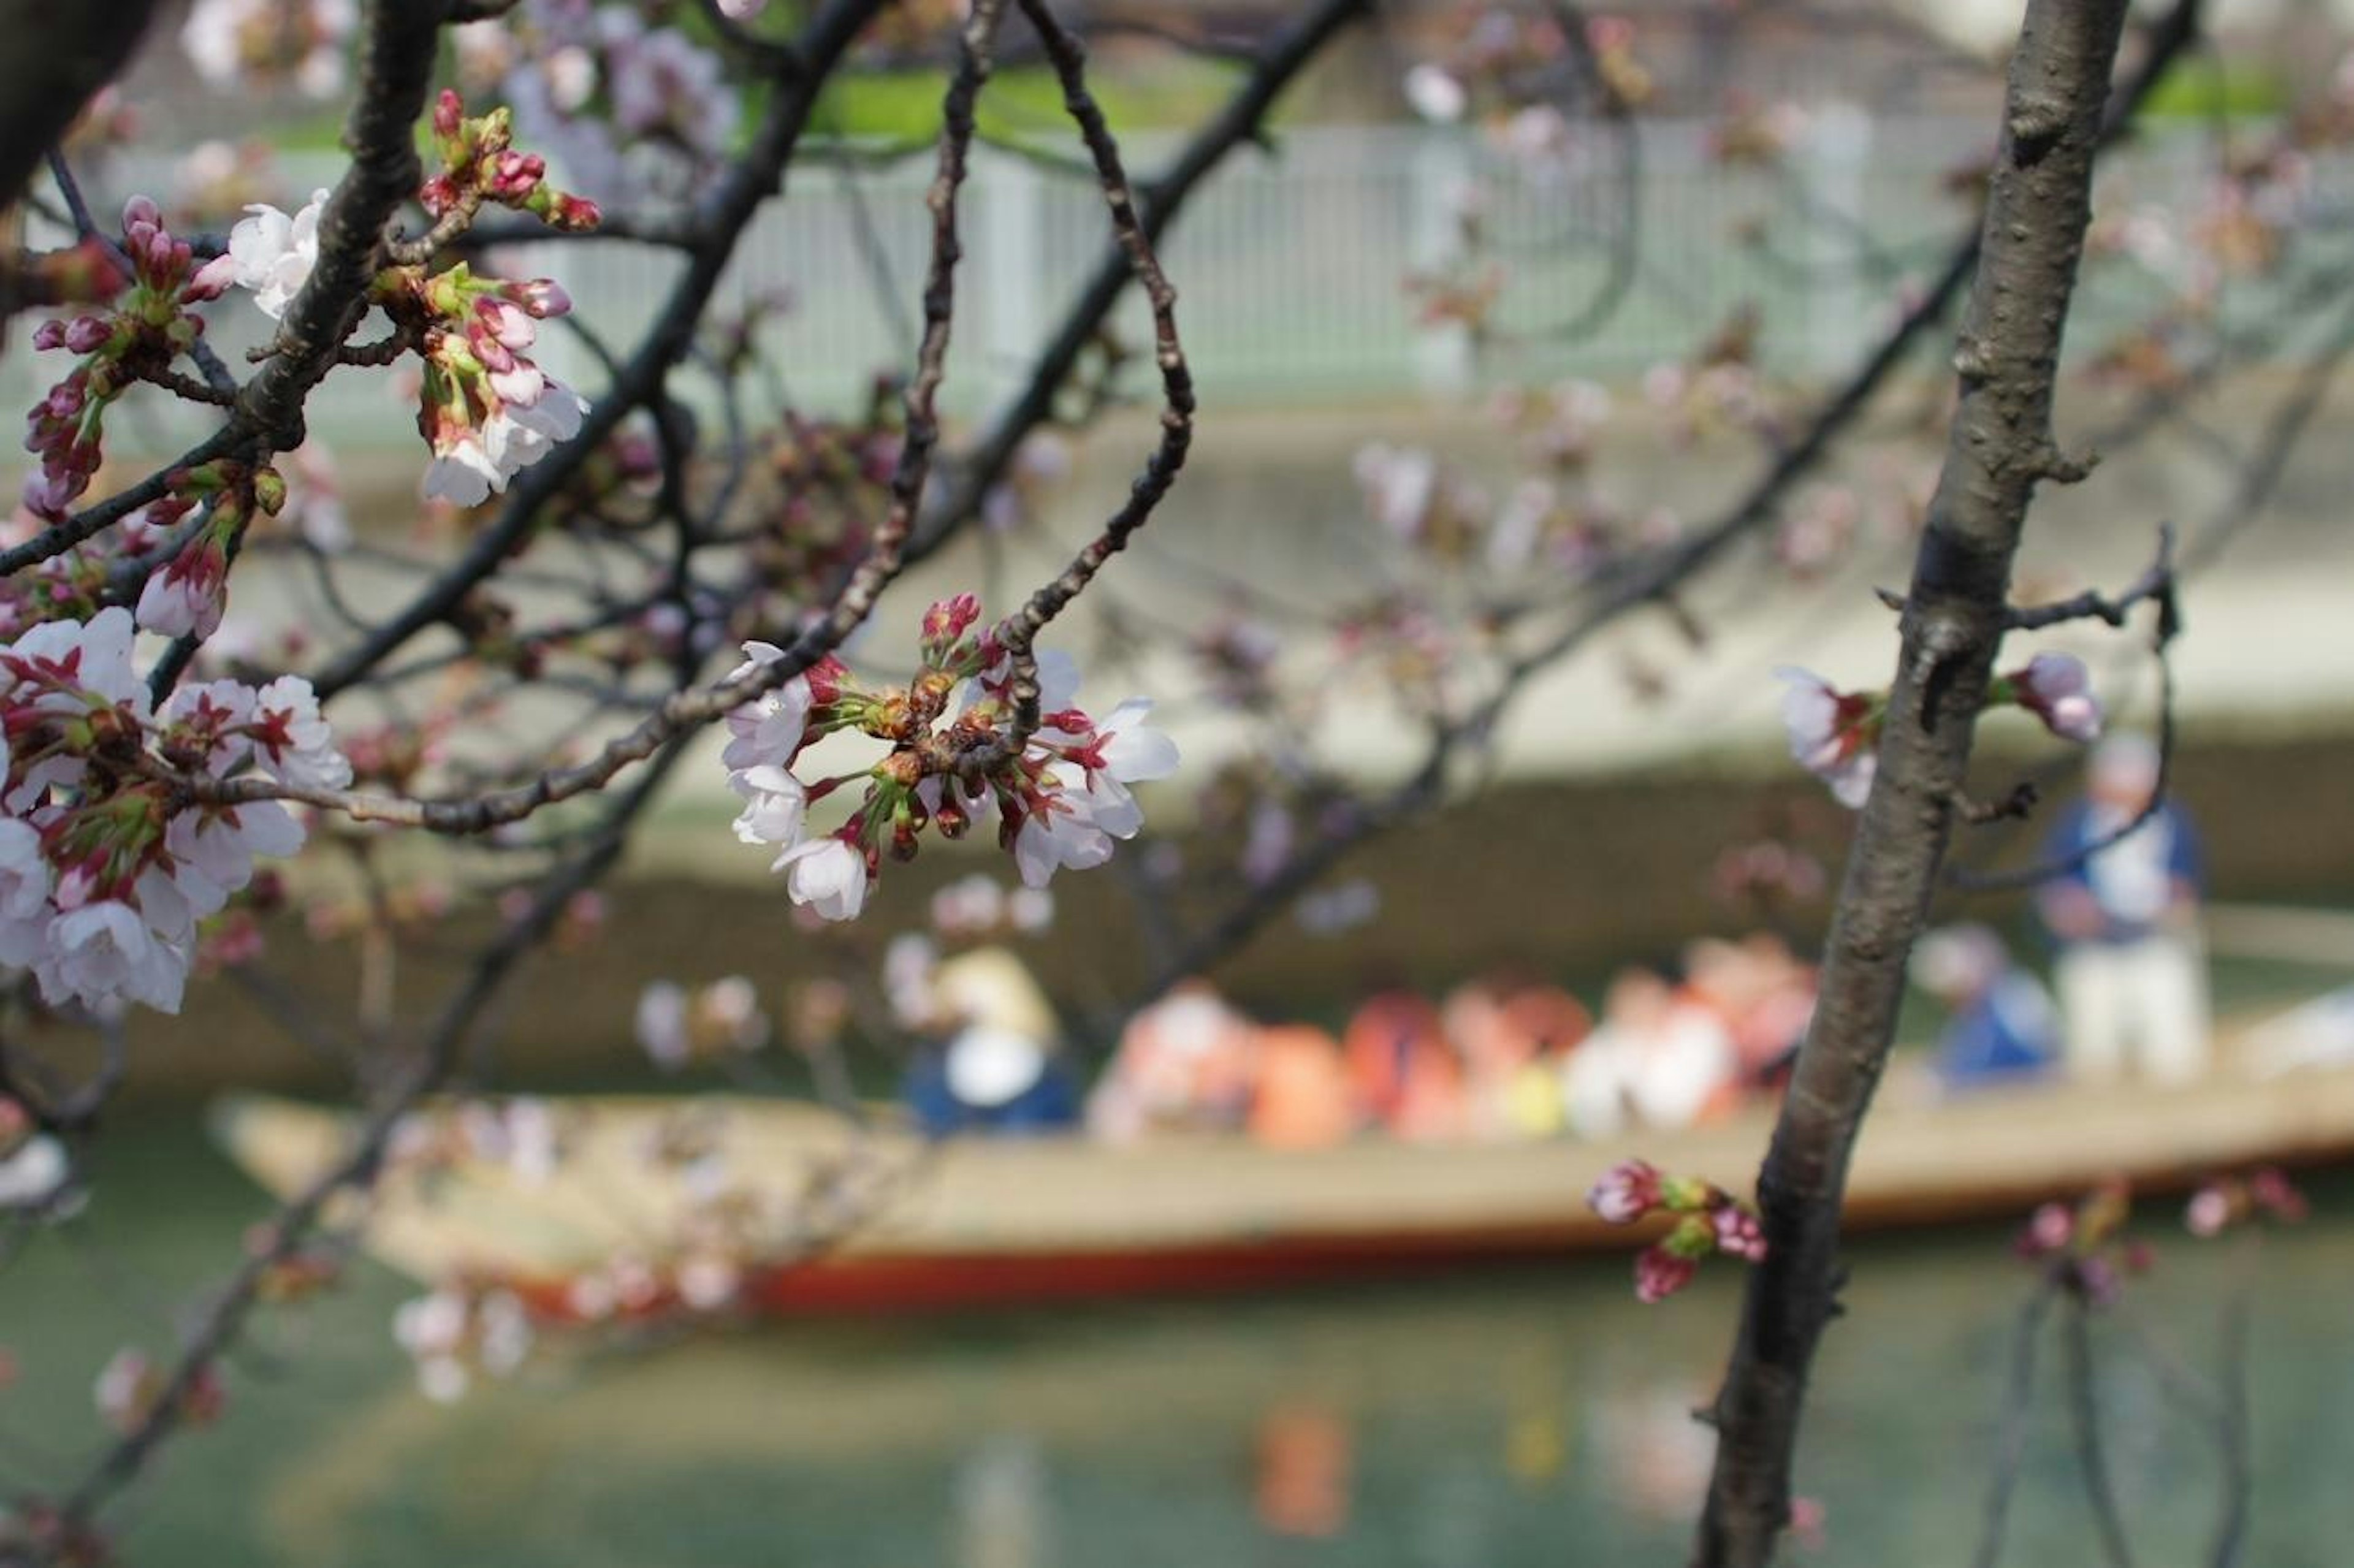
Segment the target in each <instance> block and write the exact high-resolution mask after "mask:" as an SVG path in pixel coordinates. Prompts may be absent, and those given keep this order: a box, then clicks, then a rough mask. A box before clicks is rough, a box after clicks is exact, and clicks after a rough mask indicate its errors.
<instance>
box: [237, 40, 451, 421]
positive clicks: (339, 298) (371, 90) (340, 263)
mask: <svg viewBox="0 0 2354 1568" xmlns="http://www.w3.org/2000/svg"><path fill="white" fill-rule="evenodd" d="M447 9H448V6H447V0H426V3H424V4H413V3H407V0H374V3H373V4H371V5H369V6H368V7H367V10H366V23H365V26H364V28H363V32H362V35H361V47H360V58H359V92H358V96H357V97H356V98H355V100H354V101H353V104H352V111H351V116H350V118H349V119H348V120H347V121H346V122H345V126H344V144H345V147H347V148H348V149H349V150H350V152H351V155H352V162H351V166H350V167H349V168H347V169H346V170H345V172H344V176H343V178H342V179H340V180H338V181H336V183H335V186H334V190H333V191H332V192H330V193H329V195H328V196H327V205H326V208H325V210H324V211H323V212H322V213H321V214H320V217H319V227H318V252H319V253H318V260H317V261H316V262H315V263H313V266H312V269H311V273H310V276H309V277H308V278H307V279H306V280H305V281H303V284H302V289H301V290H300V291H297V292H296V294H295V296H294V298H293V300H292V302H290V303H289V304H288V305H287V307H286V313H285V315H284V316H283V317H282V318H281V321H280V323H279V329H278V334H277V336H276V338H275V339H274V340H273V341H274V346H275V347H276V348H277V349H278V351H279V352H278V354H277V355H276V356H275V357H273V358H271V359H270V361H269V362H268V363H266V364H265V365H263V366H261V368H260V370H259V371H257V372H256V373H255V375H254V377H253V379H252V380H251V381H249V382H248V383H247V384H246V387H245V391H244V393H243V394H242V396H240V397H239V400H238V411H237V420H236V423H237V425H238V426H239V427H241V428H242V429H245V430H246V431H248V432H249V433H251V434H253V435H255V436H257V437H259V438H260V440H261V442H262V444H263V446H264V448H265V449H266V450H277V451H285V450H291V449H292V448H293V447H296V446H300V445H301V444H302V436H303V428H302V404H303V402H304V400H305V399H306V398H308V397H309V396H310V393H311V389H312V388H313V387H316V386H317V385H318V384H319V383H320V381H321V380H323V378H324V377H325V376H326V375H327V373H328V371H330V370H332V369H333V368H334V364H335V354H336V351H337V350H338V349H340V348H341V347H342V346H343V344H344V340H345V339H346V338H347V337H349V336H350V335H351V332H352V328H353V327H354V326H355V325H356V324H357V323H358V322H359V319H360V315H361V313H363V312H364V311H365V310H366V302H367V286H368V281H369V280H370V279H371V278H372V277H373V276H374V275H375V273H376V267H377V264H378V259H379V255H380V253H381V250H382V248H383V245H384V240H385V232H386V228H387V226H388V225H389V224H390V223H391V222H392V219H393V217H394V215H395V214H396V213H398V211H399V210H400V207H401V206H402V204H404V203H405V202H407V201H408V200H409V199H410V198H411V197H412V196H415V195H416V192H417V187H418V184H419V180H420V179H421V178H422V170H421V168H420V165H419V161H418V156H417V123H418V121H419V119H420V118H421V117H422V116H423V115H424V112H425V101H426V97H427V94H428V93H429V90H431V87H432V80H433V61H434V58H435V55H436V52H437V50H438V48H439V46H440V36H441V23H442V20H443V17H444V16H445V15H446V14H447Z"/></svg>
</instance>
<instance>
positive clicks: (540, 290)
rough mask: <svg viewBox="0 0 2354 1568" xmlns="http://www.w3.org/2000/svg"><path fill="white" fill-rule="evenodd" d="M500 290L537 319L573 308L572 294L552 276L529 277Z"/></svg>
mask: <svg viewBox="0 0 2354 1568" xmlns="http://www.w3.org/2000/svg"><path fill="white" fill-rule="evenodd" d="M499 292H500V293H501V294H503V295H504V296H505V297H506V298H507V299H508V300H509V301H511V302H514V303H515V304H517V305H520V306H521V307H523V312H524V313H525V315H527V316H530V317H532V318H533V319H534V320H535V321H546V320H548V319H549V318H550V317H553V316H560V315H562V314H564V313H566V312H567V311H569V310H570V309H571V308H572V296H571V295H569V294H567V293H566V292H565V291H564V286H563V285H562V284H560V283H558V282H557V281H555V280H554V279H552V278H527V279H525V280H523V281H519V282H512V283H509V284H507V285H506V286H505V287H504V288H502V289H501V290H500V291H499Z"/></svg>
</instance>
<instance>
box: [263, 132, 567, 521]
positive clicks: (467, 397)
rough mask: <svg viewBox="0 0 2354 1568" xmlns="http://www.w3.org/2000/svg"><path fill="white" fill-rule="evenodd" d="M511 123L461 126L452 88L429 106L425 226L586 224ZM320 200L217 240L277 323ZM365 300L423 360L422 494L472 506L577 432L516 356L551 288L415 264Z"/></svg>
mask: <svg viewBox="0 0 2354 1568" xmlns="http://www.w3.org/2000/svg"><path fill="white" fill-rule="evenodd" d="M510 118H511V117H510V116H509V114H508V111H505V110H504V109H500V110H494V111H492V112H491V113H489V114H486V115H481V116H476V117H472V118H469V117H468V116H467V115H466V113H465V111H464V106H463V105H462V104H461V102H460V101H459V99H458V96H457V95H456V94H455V93H452V92H446V91H445V92H444V93H442V94H441V96H440V100H439V101H437V102H436V104H435V106H434V111H433V135H434V146H435V149H436V151H437V153H438V154H439V156H440V164H441V167H440V172H439V173H437V174H435V175H432V177H430V178H429V179H428V180H427V181H426V182H425V185H424V187H423V189H422V190H420V191H419V195H418V199H419V201H420V202H421V203H422V204H423V205H424V207H425V209H426V210H427V212H429V214H431V215H432V216H433V217H434V219H435V220H436V225H437V228H440V226H442V225H449V226H451V227H462V226H463V225H464V224H466V223H469V222H471V221H472V217H473V215H474V214H475V213H476V212H477V211H478V210H479V209H480V208H482V207H484V206H485V205H490V206H499V207H512V208H514V210H516V211H518V212H525V213H529V214H531V215H532V216H534V217H537V218H539V219H540V220H541V221H542V222H544V223H546V224H547V225H548V226H550V227H551V228H559V229H585V228H593V227H594V226H595V225H596V223H597V221H598V217H599V214H598V210H597V207H596V204H595V203H593V202H589V201H587V200H584V199H583V198H581V197H579V196H573V195H569V194H567V193H566V192H564V191H561V190H558V189H557V187H556V186H555V185H552V184H550V183H549V182H548V180H547V178H546V173H547V170H546V163H545V162H544V161H543V160H542V159H540V158H539V157H538V156H536V155H535V154H525V153H518V152H516V151H515V150H514V146H513V136H512V131H511V127H510ZM325 203H326V193H325V192H324V191H319V192H315V193H313V196H312V198H311V200H310V202H309V203H308V204H307V205H305V206H304V207H302V208H301V210H299V211H297V212H295V213H293V214H292V216H290V215H288V214H286V213H284V212H281V211H280V210H279V209H278V208H276V207H270V206H266V205H256V206H254V207H249V208H248V209H247V211H248V214H249V216H248V217H245V218H243V219H241V220H240V221H239V223H238V224H237V226H236V227H235V228H232V229H231V230H230V231H229V249H228V259H229V261H230V263H231V265H232V267H233V270H234V276H235V279H236V281H237V282H238V283H239V284H240V285H242V286H243V287H245V288H247V289H249V290H250V291H252V293H253V297H254V303H255V304H256V305H257V306H259V307H260V310H261V311H262V313H264V314H266V315H269V316H271V317H281V316H283V315H284V313H285V312H286V308H287V306H288V305H289V304H290V303H292V300H293V298H294V296H295V294H296V293H297V292H298V291H300V290H301V289H302V285H303V283H304V282H305V281H308V279H309V278H310V276H311V270H312V268H313V266H314V265H316V263H317V261H318V254H319V240H318V228H319V219H320V216H321V213H322V212H323V208H324V207H325ZM368 297H369V300H370V302H372V303H374V304H376V306H377V307H378V308H380V309H381V310H382V311H383V312H384V313H385V314H386V315H387V316H389V317H390V318H391V320H392V323H393V326H394V330H395V333H396V334H397V335H396V338H395V341H396V342H397V343H398V344H400V346H402V347H405V348H408V349H413V350H414V351H415V352H416V353H417V354H418V355H419V357H420V358H421V359H422V360H423V361H424V367H425V368H424V377H423V391H422V395H421V397H420V399H419V406H418V411H417V427H418V431H419V434H420V435H422V436H423V437H424V438H425V442H426V444H427V445H428V446H429V447H430V448H431V449H432V451H433V461H432V463H431V464H430V465H429V467H428V468H427V470H426V472H425V481H424V493H425V494H426V495H427V496H429V497H431V498H435V499H439V500H442V501H447V502H450V503H452V504H455V505H459V506H473V505H478V504H480V503H482V502H483V501H485V500H487V499H488V498H489V497H490V495H491V494H492V493H493V492H495V491H504V490H505V489H506V487H507V484H508V482H509V481H511V480H512V479H513V478H514V476H515V474H517V473H519V472H520V471H523V470H524V469H525V468H527V467H529V466H530V465H531V464H533V463H535V462H537V461H539V460H540V459H542V458H544V457H546V455H547V454H548V453H549V452H550V451H552V450H555V448H556V445H557V443H558V442H560V441H566V440H570V439H571V438H572V437H574V436H575V435H577V434H578V433H579V430H580V420H581V416H582V415H583V414H585V413H586V412H587V411H588V403H587V402H586V401H585V400H584V399H583V398H582V397H580V395H579V394H578V393H577V392H574V391H573V390H572V389H571V388H570V387H566V386H564V385H563V384H562V383H561V382H558V381H557V380H556V379H555V378H554V377H553V376H548V375H547V374H546V372H544V371H543V370H541V369H540V367H539V366H537V365H536V364H535V363H534V362H533V361H532V359H531V358H530V357H529V355H526V354H525V352H524V351H525V350H526V349H528V348H530V347H531V346H532V344H533V343H534V342H535V340H536V338H537V336H538V326H537V323H540V322H542V321H546V320H548V319H550V318H552V317H556V316H560V315H563V314H564V313H566V312H567V311H569V310H570V309H571V308H572V302H571V300H570V298H569V297H568V296H567V295H566V293H565V291H564V290H563V289H562V288H560V287H559V286H557V284H556V283H555V282H553V281H550V280H548V279H546V278H534V279H529V280H521V281H514V280H506V279H498V278H478V277H476V276H475V275H474V273H473V271H472V269H471V268H470V267H468V266H467V265H466V264H465V263H463V262H460V263H458V264H456V265H454V266H451V267H448V268H446V269H443V270H440V271H430V270H429V269H428V266H427V265H426V264H424V263H418V264H413V265H403V266H394V267H387V268H386V269H384V270H382V271H380V272H378V273H377V274H376V279H375V281H373V282H372V283H371V285H370V287H369V293H368Z"/></svg>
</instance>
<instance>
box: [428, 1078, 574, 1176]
mask: <svg viewBox="0 0 2354 1568" xmlns="http://www.w3.org/2000/svg"><path fill="white" fill-rule="evenodd" d="M576 1120H577V1118H573V1117H570V1116H567V1114H566V1113H565V1112H564V1111H561V1110H559V1109H558V1108H557V1107H556V1106H554V1105H551V1104H550V1103H549V1102H547V1101H546V1100H543V1099H539V1098H536V1097H532V1096H529V1095H518V1096H515V1097H513V1098H509V1099H501V1100H490V1099H469V1100H462V1101H460V1102H459V1103H458V1104H456V1105H455V1106H453V1107H442V1108H436V1109H434V1110H430V1111H419V1112H415V1113H412V1114H410V1115H408V1116H406V1117H403V1118H401V1120H400V1122H399V1125H398V1126H397V1127H395V1128H393V1134H392V1139H391V1142H390V1144H389V1145H388V1158H389V1160H390V1161H391V1163H392V1164H393V1165H394V1166H396V1167H398V1169H399V1170H401V1171H403V1172H404V1173H405V1174H408V1175H410V1176H412V1177H420V1178H421V1177H429V1176H432V1175H434V1174H436V1173H439V1172H442V1171H452V1170H456V1169H458V1168H459V1167H461V1166H463V1165H469V1164H472V1165H491V1166H497V1167H499V1168H501V1169H503V1170H504V1171H506V1172H507V1173H508V1174H509V1175H510V1176H512V1177H514V1179H515V1180H516V1181H520V1182H522V1183H524V1184H525V1185H526V1186H538V1185H540V1184H541V1183H543V1182H546V1181H548V1180H549V1179H550V1178H551V1177H553V1176H554V1175H555V1174H556V1171H557V1167H558V1166H559V1165H561V1164H562V1163H563V1162H564V1159H565V1155H566V1153H567V1151H568V1150H569V1148H570V1146H571V1144H572V1141H573V1139H574V1138H575V1136H576V1133H577V1127H576V1125H575V1124H576Z"/></svg>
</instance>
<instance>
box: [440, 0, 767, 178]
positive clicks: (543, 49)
mask: <svg viewBox="0 0 2354 1568" xmlns="http://www.w3.org/2000/svg"><path fill="white" fill-rule="evenodd" d="M724 8H725V9H727V10H729V11H731V12H745V13H746V14H747V15H748V11H747V10H746V7H744V6H743V5H740V4H737V0H727V4H726V5H725V7H724ZM738 19H741V18H740V17H739V18H738ZM454 37H455V38H456V41H457V45H458V63H459V69H460V71H461V74H462V76H463V78H464V79H465V80H466V81H467V82H468V83H470V84H471V86H472V88H474V89H475V90H480V91H483V92H490V93H495V94H496V95H497V96H498V97H499V98H500V99H501V100H503V101H505V102H507V103H509V104H512V105H513V106H514V111H515V115H516V118H517V119H518V120H519V121H520V122H521V123H522V125H523V128H524V130H525V133H526V134H527V135H529V136H530V138H531V139H532V141H533V142H534V143H535V144H537V145H540V146H544V147H546V148H547V149H548V150H549V151H550V152H551V153H552V154H554V155H555V156H556V157H557V159H558V160H559V161H560V162H561V163H562V164H563V166H564V168H565V171H566V172H567V174H568V175H570V177H571V178H573V179H574V180H576V181H578V182H579V183H580V184H582V185H587V186H588V187H590V188H592V189H595V190H598V191H601V192H604V193H606V194H607V195H608V196H617V197H618V196H631V197H633V198H634V197H637V196H647V195H660V196H684V195H686V194H688V193H689V192H690V191H691V190H692V188H693V185H694V182H695V177H696V176H697V175H700V174H701V173H702V172H704V171H705V170H707V169H708V168H709V167H710V166H711V165H712V164H714V163H716V161H717V160H718V159H719V158H720V157H722V156H723V155H724V154H726V150H727V142H728V138H729V137H730V136H731V135H732V134H733V133H734V132H735V129H736V127H737V123H738V122H739V114H738V102H737V94H736V91H735V90H734V89H733V88H731V87H730V86H729V85H728V84H727V81H726V76H725V72H724V70H723V69H722V64H721V60H720V58H719V56H718V55H717V54H716V53H714V52H713V51H712V50H710V49H708V48H705V47H704V46H703V45H702V44H700V43H698V42H696V41H695V38H694V37H690V36H689V35H688V33H687V32H686V31H685V30H684V29H682V28H680V27H676V26H660V25H650V22H649V18H648V17H647V16H646V14H645V8H644V7H642V6H639V5H588V4H583V3H582V0H522V3H521V4H520V5H516V6H514V8H513V9H512V10H510V11H509V12H508V13H507V14H506V15H505V16H500V17H495V18H492V19H489V20H484V21H481V22H474V23H470V24H468V25H467V26H461V27H460V28H458V29H457V30H456V33H455V35H454Z"/></svg>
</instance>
